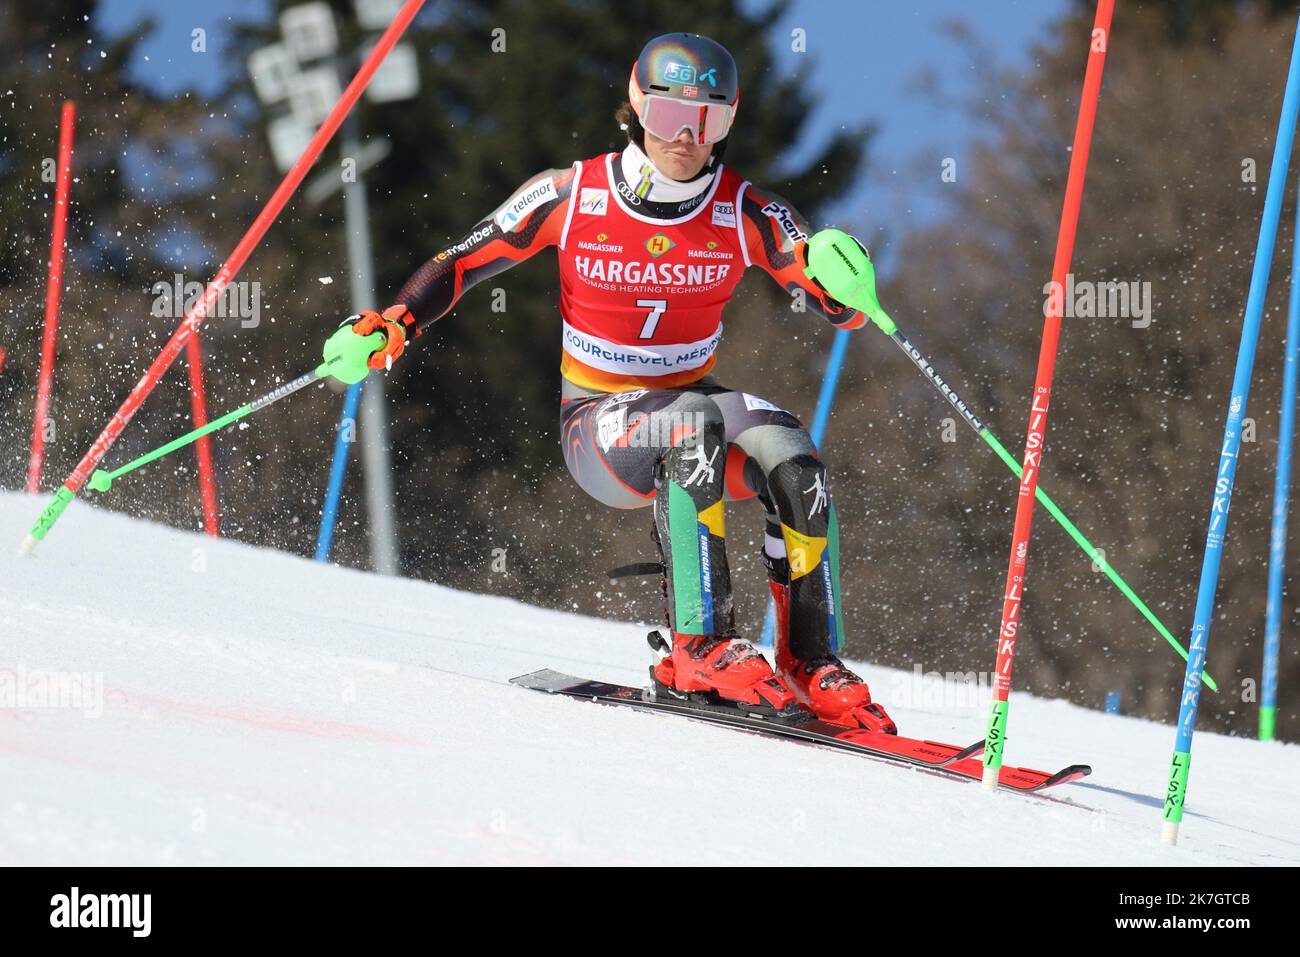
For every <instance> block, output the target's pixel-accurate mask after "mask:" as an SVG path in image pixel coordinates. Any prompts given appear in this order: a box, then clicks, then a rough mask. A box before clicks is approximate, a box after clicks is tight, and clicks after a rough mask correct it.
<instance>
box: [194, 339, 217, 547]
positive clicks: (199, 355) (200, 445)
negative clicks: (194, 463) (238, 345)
mask: <svg viewBox="0 0 1300 957" xmlns="http://www.w3.org/2000/svg"><path fill="white" fill-rule="evenodd" d="M185 364H186V365H187V366H188V367H189V373H190V410H191V411H192V412H193V415H194V427H195V428H196V429H201V428H203V426H205V425H207V424H208V397H207V394H206V393H205V392H204V390H203V350H202V349H200V348H199V337H198V336H197V335H194V336H190V340H189V342H187V343H185ZM194 454H195V455H196V456H197V457H198V460H199V494H200V496H201V497H202V499H203V530H204V531H205V532H207V533H208V534H209V535H212V536H214V537H216V536H219V535H220V534H221V515H220V513H219V512H218V510H217V479H216V474H215V473H214V472H213V470H212V440H211V439H210V438H208V437H207V436H206V435H205V436H203V437H201V438H200V439H199V440H198V441H196V442H195V443H194Z"/></svg>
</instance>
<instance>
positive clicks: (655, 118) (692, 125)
mask: <svg viewBox="0 0 1300 957" xmlns="http://www.w3.org/2000/svg"><path fill="white" fill-rule="evenodd" d="M735 112H736V111H735V108H734V107H732V105H731V104H730V103H688V102H686V101H685V100H673V99H669V98H668V97H666V96H656V95H654V94H653V93H652V94H648V95H646V96H645V98H644V99H643V101H642V104H641V112H640V114H639V117H638V118H639V119H640V120H641V125H642V126H644V127H645V128H646V130H647V131H648V132H650V133H652V134H654V135H655V136H657V137H659V139H661V140H675V139H677V137H678V135H679V134H680V133H681V132H682V130H685V131H686V132H687V133H689V134H690V135H691V138H692V139H693V140H694V141H695V145H696V146H711V145H712V144H714V143H716V142H718V141H719V140H721V139H723V138H724V137H725V136H726V135H727V134H728V133H729V132H731V121H732V120H733V119H734V118H735Z"/></svg>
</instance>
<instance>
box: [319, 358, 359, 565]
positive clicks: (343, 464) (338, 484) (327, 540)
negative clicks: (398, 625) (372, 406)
mask: <svg viewBox="0 0 1300 957" xmlns="http://www.w3.org/2000/svg"><path fill="white" fill-rule="evenodd" d="M361 385H362V383H360V382H356V383H353V384H352V385H350V386H348V391H347V394H346V395H345V396H344V397H343V414H342V415H341V416H339V428H338V438H336V439H335V441H334V461H333V462H332V463H331V464H330V484H329V487H328V488H327V489H326V490H325V507H324V508H323V509H322V510H321V515H320V532H318V533H317V535H316V561H318V562H327V561H329V558H330V545H331V544H332V543H333V542H334V521H335V519H337V518H338V514H339V495H341V494H342V492H343V473H344V472H345V471H346V470H347V467H348V446H349V445H351V444H352V443H351V440H350V439H349V438H348V423H349V422H352V423H355V422H356V421H357V405H358V403H359V402H360V401H361ZM353 431H354V432H355V431H356V429H355V425H354V427H353Z"/></svg>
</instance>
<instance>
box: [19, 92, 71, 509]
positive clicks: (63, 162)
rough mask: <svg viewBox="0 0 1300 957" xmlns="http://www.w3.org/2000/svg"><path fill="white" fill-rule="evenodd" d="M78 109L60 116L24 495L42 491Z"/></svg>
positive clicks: (67, 108)
mask: <svg viewBox="0 0 1300 957" xmlns="http://www.w3.org/2000/svg"><path fill="white" fill-rule="evenodd" d="M76 123H77V107H76V105H75V104H74V103H73V102H72V101H71V100H69V101H67V102H65V103H64V104H63V111H62V114H61V115H60V117H59V160H58V173H57V175H56V178H55V185H54V229H53V232H52V235H51V237H50V271H49V278H48V279H47V281H46V284H45V333H44V336H43V338H42V339H41V373H40V378H39V379H38V380H37V385H36V418H35V420H34V421H33V422H32V454H31V458H29V459H28V460H27V492H28V494H29V495H35V494H36V493H37V492H39V491H40V490H41V469H42V467H43V466H44V465H45V423H46V420H47V419H48V417H49V414H50V396H51V395H53V393H54V356H55V353H56V352H57V351H58V344H59V304H60V303H61V302H62V300H63V254H64V249H65V247H66V240H67V236H68V196H69V194H70V193H71V191H72V134H73V129H74V128H75V126H76Z"/></svg>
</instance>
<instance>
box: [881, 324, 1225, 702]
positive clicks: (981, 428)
mask: <svg viewBox="0 0 1300 957" xmlns="http://www.w3.org/2000/svg"><path fill="white" fill-rule="evenodd" d="M885 319H886V320H888V319H889V317H888V316H885ZM872 322H873V323H875V324H876V325H877V326H878V328H879V329H880V330H881V331H882V332H884V333H885V334H886V335H888V336H889V338H890V339H892V340H893V342H894V344H895V345H897V346H898V348H899V349H901V350H903V352H904V353H905V354H906V355H907V357H908V358H909V359H911V360H912V362H913V363H915V365H916V367H917V368H918V369H920V370H921V373H922V374H923V375H924V376H925V377H926V379H928V380H929V381H930V383H931V384H932V385H933V386H934V387H935V388H936V389H938V390H939V394H940V395H942V396H943V397H944V398H945V399H947V400H948V402H949V403H950V404H951V405H952V407H953V408H954V409H956V410H957V412H958V413H960V415H961V417H962V419H963V420H964V421H965V422H966V424H967V425H969V426H970V427H971V428H972V429H974V430H975V433H976V434H977V435H978V436H979V437H980V438H981V439H983V440H984V443H985V444H986V445H987V446H988V447H989V448H991V449H992V450H993V451H994V452H995V453H997V456H998V458H1000V459H1001V460H1002V461H1003V462H1004V463H1006V466H1007V468H1008V469H1010V470H1011V473H1012V474H1013V475H1014V476H1015V477H1016V478H1017V479H1019V478H1021V467H1020V463H1019V462H1017V461H1016V460H1015V457H1014V456H1012V454H1011V453H1010V452H1008V451H1007V449H1006V447H1005V446H1004V445H1003V444H1002V443H1001V442H1000V441H998V437H997V436H996V435H994V434H993V433H992V432H990V431H989V429H988V426H986V425H985V424H984V423H983V422H982V421H980V419H979V417H978V416H977V415H976V414H975V413H974V412H973V411H971V409H970V407H969V406H968V405H966V403H965V402H963V401H962V399H961V397H960V396H959V395H957V393H956V391H955V390H954V389H953V388H952V386H950V385H949V384H948V383H947V382H945V381H944V380H943V378H942V377H941V376H939V374H938V373H937V372H935V371H934V366H933V365H931V364H930V360H929V359H927V358H926V357H925V356H923V355H922V354H921V351H920V350H919V349H917V348H916V346H914V345H912V343H911V342H909V341H908V340H907V337H906V336H904V335H903V334H902V333H901V332H899V331H898V327H897V326H894V327H893V329H892V330H890V329H887V328H886V327H885V326H883V325H881V324H879V323H876V321H875V319H874V318H873V319H872ZM890 324H891V325H892V321H891V323H890ZM1034 501H1036V502H1038V504H1039V505H1041V506H1043V508H1045V509H1046V510H1047V513H1048V514H1049V515H1051V516H1052V518H1054V519H1056V522H1057V524H1058V525H1060V526H1061V528H1063V529H1065V532H1066V534H1067V535H1069V536H1070V537H1071V538H1072V539H1074V542H1075V544H1076V545H1078V546H1079V548H1080V549H1082V550H1083V553H1084V554H1085V555H1087V556H1088V557H1089V558H1090V559H1091V560H1092V562H1093V564H1094V565H1096V567H1097V568H1099V569H1101V571H1103V572H1104V573H1105V574H1106V577H1107V578H1109V579H1110V581H1111V584H1112V585H1114V586H1115V587H1116V588H1118V589H1119V591H1120V594H1122V595H1123V596H1124V597H1125V598H1127V599H1128V600H1129V602H1130V603H1132V605H1133V607H1134V608H1136V609H1137V610H1138V611H1139V612H1141V613H1142V617H1143V618H1145V619H1146V620H1147V621H1148V622H1150V623H1151V627H1153V628H1154V629H1155V630H1156V633H1157V634H1159V635H1160V636H1161V637H1162V638H1164V639H1165V641H1167V642H1169V644H1170V645H1172V646H1173V648H1174V650H1175V651H1177V652H1178V654H1179V655H1181V656H1182V658H1183V660H1184V661H1186V660H1187V649H1186V648H1184V647H1183V646H1182V645H1181V644H1179V643H1178V639H1177V638H1175V637H1174V636H1173V633H1172V632H1170V630H1169V629H1168V628H1166V627H1165V626H1164V623H1163V622H1162V621H1161V620H1160V619H1159V618H1157V617H1156V614H1155V612H1153V611H1152V610H1151V609H1150V608H1149V607H1147V604H1146V602H1144V601H1143V600H1142V599H1141V598H1139V597H1138V594H1137V592H1135V591H1134V590H1133V589H1132V587H1131V586H1130V585H1129V583H1128V582H1126V581H1125V580H1124V579H1123V578H1121V577H1120V574H1119V572H1117V571H1115V569H1114V568H1112V567H1111V564H1110V562H1108V561H1107V560H1106V556H1105V555H1104V554H1102V552H1101V550H1100V549H1099V548H1097V547H1096V546H1095V545H1093V544H1092V542H1090V541H1088V539H1087V538H1086V537H1085V536H1084V534H1083V532H1081V531H1079V527H1078V526H1077V525H1075V524H1074V522H1072V521H1070V518H1069V516H1067V515H1066V514H1065V513H1064V512H1063V511H1061V508H1060V506H1059V505H1057V504H1056V503H1055V502H1054V501H1052V499H1051V497H1050V496H1049V495H1048V494H1047V493H1046V492H1045V491H1043V489H1042V487H1041V486H1036V487H1035V488H1034ZM1201 678H1202V679H1203V680H1204V681H1205V685H1206V687H1208V688H1209V689H1210V690H1211V691H1218V690H1219V686H1218V685H1217V684H1215V682H1214V679H1213V678H1212V677H1210V674H1209V673H1208V672H1202V673H1201Z"/></svg>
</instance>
